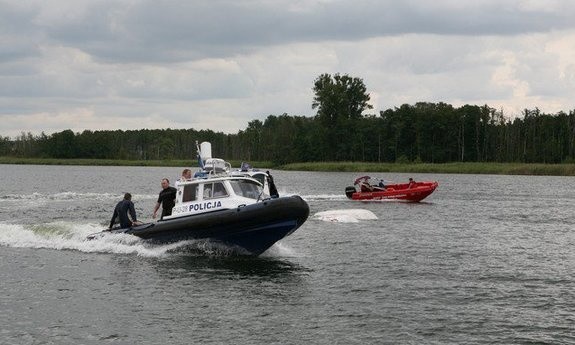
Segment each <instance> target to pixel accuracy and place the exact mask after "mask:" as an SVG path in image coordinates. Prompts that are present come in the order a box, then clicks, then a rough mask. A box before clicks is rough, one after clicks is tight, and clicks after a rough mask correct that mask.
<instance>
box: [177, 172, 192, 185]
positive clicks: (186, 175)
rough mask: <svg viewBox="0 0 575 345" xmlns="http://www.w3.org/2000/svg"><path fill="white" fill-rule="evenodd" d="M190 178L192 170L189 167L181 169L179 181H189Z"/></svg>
mask: <svg viewBox="0 0 575 345" xmlns="http://www.w3.org/2000/svg"><path fill="white" fill-rule="evenodd" d="M191 179H192V171H191V170H190V169H184V171H182V177H180V182H184V181H189V180H191Z"/></svg>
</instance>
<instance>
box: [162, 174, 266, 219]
mask: <svg viewBox="0 0 575 345" xmlns="http://www.w3.org/2000/svg"><path fill="white" fill-rule="evenodd" d="M264 179H265V176H264ZM176 189H177V192H176V205H175V206H174V208H173V210H172V215H171V216H166V217H164V219H171V218H178V217H182V216H188V215H195V214H199V213H205V212H212V211H218V210H222V209H230V208H236V207H238V206H241V205H248V204H254V203H257V202H258V201H261V200H263V199H266V198H269V195H268V194H266V193H265V192H264V188H263V185H262V183H261V182H259V181H258V180H256V179H254V178H251V177H249V176H222V177H211V178H207V179H204V178H196V179H193V180H190V181H178V182H176Z"/></svg>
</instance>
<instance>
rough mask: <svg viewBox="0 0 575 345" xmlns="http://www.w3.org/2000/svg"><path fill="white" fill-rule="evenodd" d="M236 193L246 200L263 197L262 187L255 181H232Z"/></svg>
mask: <svg viewBox="0 0 575 345" xmlns="http://www.w3.org/2000/svg"><path fill="white" fill-rule="evenodd" d="M230 184H231V185H232V188H233V189H234V193H236V195H239V196H243V197H245V198H250V199H257V198H260V197H261V195H262V191H263V189H262V187H261V185H259V184H258V183H257V182H255V181H250V180H233V181H230Z"/></svg>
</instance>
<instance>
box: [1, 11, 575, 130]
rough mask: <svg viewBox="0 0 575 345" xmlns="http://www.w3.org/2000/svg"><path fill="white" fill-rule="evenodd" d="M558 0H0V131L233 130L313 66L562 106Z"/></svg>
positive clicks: (565, 69) (299, 92) (376, 102)
mask: <svg viewBox="0 0 575 345" xmlns="http://www.w3.org/2000/svg"><path fill="white" fill-rule="evenodd" d="M573 18H575V1H571V0H531V1H530V0H522V1H514V0H493V1H491V0H476V1H464V0H433V1H428V0H411V1H410V0H402V1H395V0H373V1H362V0H353V1H351V0H350V1H336V0H301V1H298V0H285V1H284V0H278V1H272V0H247V1H241V0H223V1H218V0H207V1H193V0H187V1H186V0H180V1H175V0H173V1H162V0H149V1H147V0H50V1H46V0H0V44H1V49H0V136H10V137H16V136H17V135H19V134H20V133H21V132H32V133H33V134H39V133H41V132H42V131H44V132H45V133H46V134H51V133H54V132H57V131H62V130H64V129H72V130H74V131H76V132H80V131H83V130H84V129H91V130H98V129H140V128H168V127H169V128H195V129H211V130H214V131H217V132H219V131H222V132H225V133H236V132H237V131H238V130H241V129H245V128H246V127H247V125H248V122H250V121H252V120H255V119H260V120H264V119H265V118H266V117H267V116H268V115H281V114H283V113H287V114H289V115H303V116H314V115H315V110H313V109H312V108H311V104H312V100H313V90H312V87H313V82H314V80H315V79H316V78H317V77H318V76H319V75H320V74H322V73H329V74H332V75H333V74H335V73H340V74H348V75H350V76H351V77H358V78H361V79H363V81H364V83H365V85H366V87H367V90H368V92H369V93H370V95H371V102H370V103H371V104H372V105H373V109H371V110H370V111H369V113H371V114H378V113H379V111H381V110H386V109H389V108H393V107H398V106H400V105H402V104H404V103H408V104H415V103H416V102H420V101H424V102H446V103H449V104H452V105H454V106H461V105H464V104H476V105H483V104H488V105H489V106H491V107H494V108H497V109H503V110H504V112H505V115H506V116H509V117H513V116H517V115H520V114H521V111H522V110H523V109H524V108H529V109H533V108H535V107H538V108H539V109H541V110H542V111H543V112H547V113H556V112H559V111H566V112H568V111H570V110H574V109H575V20H574V19H573Z"/></svg>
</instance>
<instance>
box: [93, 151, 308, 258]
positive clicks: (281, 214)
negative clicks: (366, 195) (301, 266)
mask: <svg viewBox="0 0 575 345" xmlns="http://www.w3.org/2000/svg"><path fill="white" fill-rule="evenodd" d="M198 163H199V165H200V170H199V171H198V172H196V174H195V175H194V177H193V178H192V179H190V180H179V181H177V182H176V183H175V187H176V189H177V192H176V202H175V206H174V208H173V209H172V214H171V215H170V216H165V217H164V218H163V219H161V220H159V221H157V222H150V223H143V224H141V225H137V226H133V227H130V228H124V229H120V228H113V229H111V230H104V231H102V232H99V233H96V234H92V235H90V236H88V239H96V238H98V237H101V236H104V235H107V234H110V233H115V234H117V233H124V234H130V235H134V236H137V237H140V238H142V239H145V240H147V241H150V242H153V243H173V242H179V241H187V240H206V241H208V242H213V243H217V244H218V245H219V244H223V245H224V246H225V247H227V248H230V249H232V250H233V252H238V253H239V254H248V255H256V256H257V255H260V254H262V253H263V252H265V251H266V250H267V249H268V248H270V247H271V246H272V245H273V244H274V243H276V242H277V241H279V240H281V239H283V238H284V237H286V236H288V235H290V234H292V233H293V232H294V231H296V230H297V229H298V228H299V227H300V226H301V225H302V224H303V223H304V222H305V221H306V220H307V218H308V216H309V206H308V204H307V203H306V202H305V201H304V200H303V199H302V198H301V197H300V196H297V195H294V196H279V195H278V193H277V189H276V187H275V183H274V182H273V178H272V176H271V175H270V174H269V172H263V171H259V170H254V169H252V168H251V167H249V166H247V165H245V166H244V164H242V169H240V170H237V171H232V170H231V166H230V165H229V163H228V162H226V161H224V160H222V159H219V158H212V157H211V145H210V143H207V142H203V143H202V144H201V148H200V146H198Z"/></svg>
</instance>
